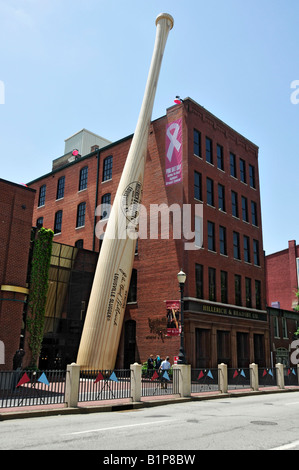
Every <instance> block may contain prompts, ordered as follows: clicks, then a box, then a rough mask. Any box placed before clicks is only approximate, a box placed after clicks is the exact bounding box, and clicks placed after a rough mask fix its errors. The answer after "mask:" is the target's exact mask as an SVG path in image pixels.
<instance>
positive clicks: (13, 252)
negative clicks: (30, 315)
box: [0, 179, 35, 370]
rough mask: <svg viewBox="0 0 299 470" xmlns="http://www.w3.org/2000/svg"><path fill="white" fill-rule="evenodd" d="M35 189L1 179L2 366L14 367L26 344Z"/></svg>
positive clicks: (6, 368)
mask: <svg viewBox="0 0 299 470" xmlns="http://www.w3.org/2000/svg"><path fill="white" fill-rule="evenodd" d="M34 200H35V191H34V190H33V189H30V188H27V187H26V186H23V185H19V184H15V183H11V182H9V181H5V180H3V179H0V224H1V230H0V344H1V354H0V369H1V370H11V369H12V366H13V361H12V360H13V356H14V354H15V352H16V350H17V349H18V348H19V347H23V346H24V345H23V342H22V337H21V331H22V326H23V313H24V309H25V308H26V300H27V295H28V293H29V292H28V278H27V274H28V260H29V250H30V239H31V228H32V214H33V204H34Z"/></svg>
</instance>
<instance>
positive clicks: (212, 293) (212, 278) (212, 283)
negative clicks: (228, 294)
mask: <svg viewBox="0 0 299 470" xmlns="http://www.w3.org/2000/svg"><path fill="white" fill-rule="evenodd" d="M209 300H212V301H215V300H216V269H215V268H209Z"/></svg>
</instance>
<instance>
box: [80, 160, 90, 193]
mask: <svg viewBox="0 0 299 470" xmlns="http://www.w3.org/2000/svg"><path fill="white" fill-rule="evenodd" d="M87 177H88V166H85V167H84V168H81V170H80V177H79V191H82V189H86V188H87Z"/></svg>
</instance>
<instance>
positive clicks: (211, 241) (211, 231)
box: [208, 221, 215, 251]
mask: <svg viewBox="0 0 299 470" xmlns="http://www.w3.org/2000/svg"><path fill="white" fill-rule="evenodd" d="M208 250H210V251H215V224H214V222H209V221H208Z"/></svg>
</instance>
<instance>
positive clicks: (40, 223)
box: [36, 217, 44, 228]
mask: <svg viewBox="0 0 299 470" xmlns="http://www.w3.org/2000/svg"><path fill="white" fill-rule="evenodd" d="M43 225H44V218H43V217H39V218H38V219H37V221H36V226H37V228H41V227H42V226H43Z"/></svg>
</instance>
